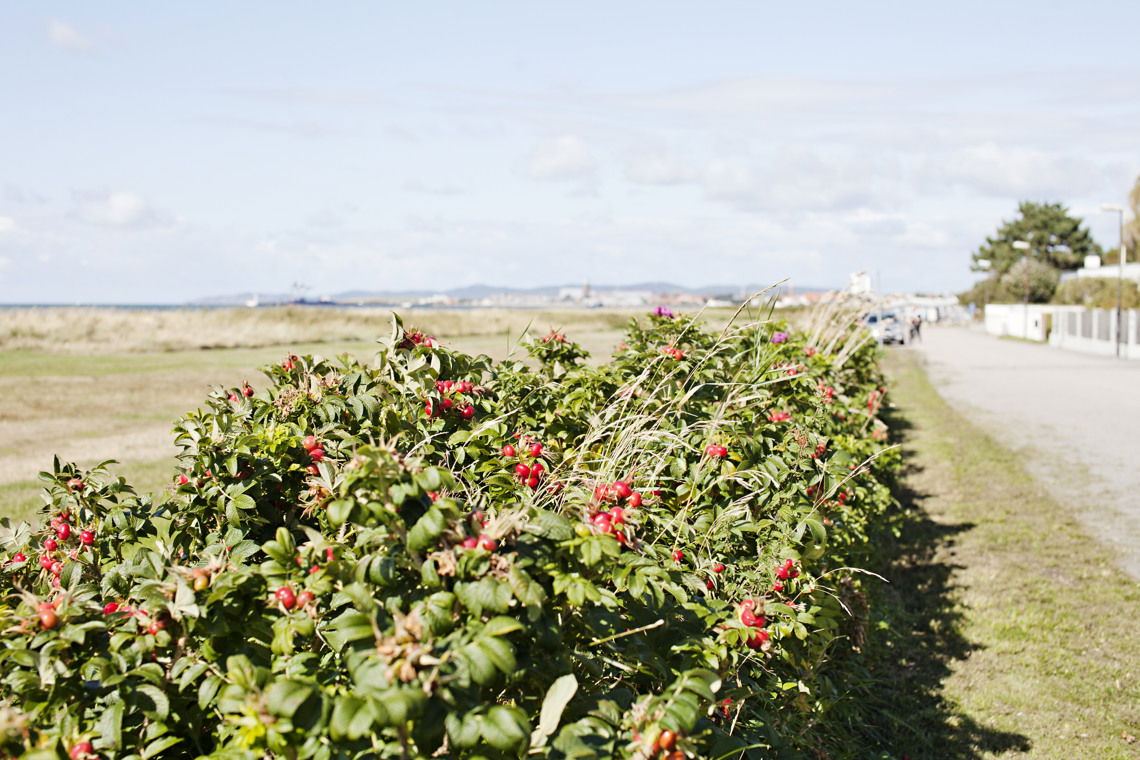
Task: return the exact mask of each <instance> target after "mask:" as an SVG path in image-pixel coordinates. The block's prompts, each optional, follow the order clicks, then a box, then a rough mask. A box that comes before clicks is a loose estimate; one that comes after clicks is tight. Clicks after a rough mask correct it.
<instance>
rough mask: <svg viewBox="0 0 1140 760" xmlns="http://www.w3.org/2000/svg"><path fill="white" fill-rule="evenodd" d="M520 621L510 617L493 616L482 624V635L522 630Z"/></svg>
mask: <svg viewBox="0 0 1140 760" xmlns="http://www.w3.org/2000/svg"><path fill="white" fill-rule="evenodd" d="M522 627H523V626H522V623H520V622H519V621H518V620H515V619H514V618H510V617H503V616H501V615H500V616H499V617H493V618H491V619H490V620H488V621H487V622H486V623H485V624H484V625H483V631H482V634H483V635H484V636H505V635H506V634H508V633H514V632H515V631H519V630H522Z"/></svg>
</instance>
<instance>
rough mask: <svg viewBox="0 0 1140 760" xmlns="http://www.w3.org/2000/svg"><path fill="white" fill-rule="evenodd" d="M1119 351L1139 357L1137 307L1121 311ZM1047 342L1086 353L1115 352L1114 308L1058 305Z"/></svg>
mask: <svg viewBox="0 0 1140 760" xmlns="http://www.w3.org/2000/svg"><path fill="white" fill-rule="evenodd" d="M1122 317H1123V318H1122V320H1121V321H1122V322H1123V327H1124V333H1123V334H1122V335H1121V338H1122V340H1121V345H1120V355H1121V356H1122V357H1124V358H1126V359H1140V332H1138V331H1140V311H1136V310H1135V309H1133V310H1132V311H1125V312H1124V313H1123V315H1122ZM1049 344H1050V345H1052V346H1056V347H1058V348H1064V349H1067V350H1070V351H1080V352H1082V353H1086V354H1101V355H1102V356H1115V355H1116V310H1115V309H1085V308H1083V307H1081V306H1061V307H1057V313H1056V314H1054V316H1053V330H1052V332H1051V333H1050V334H1049Z"/></svg>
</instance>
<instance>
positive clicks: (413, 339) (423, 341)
mask: <svg viewBox="0 0 1140 760" xmlns="http://www.w3.org/2000/svg"><path fill="white" fill-rule="evenodd" d="M416 346H423V347H424V348H435V338H433V337H432V336H430V335H424V334H423V333H422V332H420V331H419V330H411V331H405V332H404V339H403V340H402V341H400V348H405V349H408V350H411V349H413V348H415V347H416Z"/></svg>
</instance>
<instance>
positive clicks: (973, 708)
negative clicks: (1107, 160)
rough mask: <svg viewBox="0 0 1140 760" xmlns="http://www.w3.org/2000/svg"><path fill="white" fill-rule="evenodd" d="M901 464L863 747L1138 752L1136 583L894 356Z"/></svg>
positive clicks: (984, 752) (940, 754)
mask: <svg viewBox="0 0 1140 760" xmlns="http://www.w3.org/2000/svg"><path fill="white" fill-rule="evenodd" d="M886 368H887V370H888V373H889V374H890V376H891V378H892V380H893V382H894V396H893V400H894V403H895V404H896V409H895V412H894V416H895V418H896V419H895V420H893V422H894V423H895V426H896V429H899V430H900V434H901V438H902V440H901V442H902V444H903V446H904V449H905V451H906V454H907V460H908V462H909V467H908V471H907V473H906V475H905V477H904V479H903V484H902V489H901V490H900V494H899V496H900V500H901V501H902V503H903V506H904V508H905V509H906V510H908V512H909V515H908V519H907V520H906V521H905V522H904V527H903V530H902V532H901V534H900V535H899V536H898V537H897V538H893V539H888V540H887V542H886V545H887V548H888V551H887V553H886V555H885V565H884V566H883V567H881V568H879V571H880V572H881V573H882V574H883V575H884V576H885V577H887V578H889V579H891V581H892V583H891V585H890V586H886V587H884V588H883V589H882V590H881V592H880V596H881V597H882V598H881V599H880V600H878V604H879V605H881V606H882V608H883V609H884V611H885V612H886V614H887V620H886V622H885V623H884V624H883V626H884V628H885V635H880V636H879V637H878V638H877V639H875V637H873V639H872V641H873V642H874V641H876V640H877V641H878V643H872V645H871V646H872V647H873V651H872V652H871V654H872V659H873V661H875V662H876V663H878V664H877V666H876V667H877V670H878V673H877V675H878V676H879V679H877V680H879V681H880V682H881V683H885V684H887V687H886V688H882V689H879V690H878V691H876V692H875V693H874V694H873V695H871V696H870V698H871V699H873V700H874V701H875V703H876V704H875V705H874V708H875V709H874V712H875V714H876V715H877V716H878V718H877V720H876V721H874V722H873V724H872V725H867V726H865V727H863V729H862V730H863V731H864V732H865V733H866V735H867V738H868V743H869V744H875V745H878V746H887V747H891V748H893V754H895V756H897V757H901V756H904V755H908V756H909V757H911V758H916V759H917V758H951V759H957V758H963V759H964V758H991V757H994V758H996V757H1032V758H1058V760H1060V759H1061V758H1064V759H1066V760H1068V759H1069V758H1082V759H1084V760H1094V759H1095V760H1101V759H1104V760H1110V759H1112V760H1115V759H1116V758H1121V759H1123V758H1136V757H1140V741H1138V740H1137V738H1140V628H1138V626H1137V621H1138V620H1140V586H1138V584H1137V583H1136V582H1135V580H1134V579H1131V578H1128V577H1126V576H1123V575H1122V573H1121V572H1120V571H1119V570H1117V569H1116V566H1115V564H1114V562H1113V557H1112V556H1111V555H1110V554H1109V552H1108V550H1106V548H1105V547H1104V546H1103V545H1101V544H1100V543H1098V542H1097V541H1095V540H1094V539H1092V538H1090V537H1089V536H1088V535H1087V534H1086V533H1085V532H1084V531H1083V530H1082V528H1081V526H1080V525H1079V523H1078V522H1077V520H1076V519H1075V518H1074V516H1073V515H1071V514H1070V512H1069V510H1067V509H1066V507H1065V505H1063V504H1059V503H1057V502H1055V501H1054V500H1053V499H1052V498H1051V497H1050V495H1049V493H1047V492H1046V491H1044V490H1043V489H1042V488H1041V487H1040V486H1038V485H1037V484H1036V483H1035V482H1034V481H1033V479H1032V478H1031V477H1030V476H1029V475H1028V473H1027V472H1026V470H1025V469H1024V467H1023V466H1022V465H1021V463H1020V462H1019V461H1018V460H1017V458H1016V457H1015V456H1014V454H1013V453H1012V452H1010V451H1008V450H1007V449H1004V448H1002V447H1001V446H999V445H998V444H997V443H995V442H994V441H993V440H992V439H990V438H989V437H988V436H986V435H985V434H984V433H982V432H981V431H980V430H979V429H978V428H977V427H975V426H974V425H973V424H971V423H970V422H969V420H967V419H966V418H964V417H963V416H962V415H960V414H958V413H957V412H955V411H954V410H953V409H951V408H950V407H949V406H948V405H947V404H946V402H945V401H943V400H942V398H941V397H940V396H939V395H938V394H937V392H936V391H935V390H934V389H933V387H932V386H931V385H930V383H929V381H928V380H927V378H926V374H925V372H924V370H923V368H922V366H921V364H920V359H919V357H917V356H916V355H914V354H911V353H909V352H893V353H892V354H890V355H889V356H888V357H887V359H886Z"/></svg>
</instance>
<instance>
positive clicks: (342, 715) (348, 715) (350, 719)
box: [329, 694, 375, 740]
mask: <svg viewBox="0 0 1140 760" xmlns="http://www.w3.org/2000/svg"><path fill="white" fill-rule="evenodd" d="M374 717H375V716H374V715H373V712H372V710H371V708H370V707H369V705H368V703H367V702H365V701H364V700H363V699H361V698H360V697H356V696H353V695H351V694H348V695H345V696H342V697H340V698H338V699H337V701H336V706H335V707H334V708H333V713H332V719H331V720H330V722H329V733H330V734H331V736H332V738H333V739H334V740H340V739H349V740H356V739H360V738H361V737H364V736H367V735H368V734H369V732H370V730H371V728H372V722H373V720H374Z"/></svg>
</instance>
